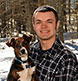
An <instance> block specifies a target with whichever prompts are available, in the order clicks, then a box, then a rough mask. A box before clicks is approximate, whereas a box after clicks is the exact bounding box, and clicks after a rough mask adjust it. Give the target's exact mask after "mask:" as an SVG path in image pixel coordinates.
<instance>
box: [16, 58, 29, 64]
mask: <svg viewBox="0 0 78 81" xmlns="http://www.w3.org/2000/svg"><path fill="white" fill-rule="evenodd" d="M16 60H17V61H19V62H20V63H26V62H28V60H26V61H22V60H20V59H18V58H16Z"/></svg>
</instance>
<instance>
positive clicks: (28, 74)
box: [18, 63, 35, 81]
mask: <svg viewBox="0 0 78 81" xmlns="http://www.w3.org/2000/svg"><path fill="white" fill-rule="evenodd" d="M27 64H28V63H26V64H25V63H24V64H22V65H23V68H24V70H22V71H20V72H18V74H19V76H20V78H19V79H18V80H20V81H31V79H32V74H33V72H34V71H35V66H34V67H30V68H26V65H27Z"/></svg>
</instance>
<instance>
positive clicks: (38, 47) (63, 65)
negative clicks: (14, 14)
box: [29, 5, 77, 81]
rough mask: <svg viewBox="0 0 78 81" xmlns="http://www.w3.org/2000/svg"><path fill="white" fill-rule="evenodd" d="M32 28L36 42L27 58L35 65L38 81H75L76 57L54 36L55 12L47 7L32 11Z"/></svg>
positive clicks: (55, 25)
mask: <svg viewBox="0 0 78 81" xmlns="http://www.w3.org/2000/svg"><path fill="white" fill-rule="evenodd" d="M32 21H33V28H34V30H35V32H36V34H37V36H38V39H39V40H38V41H37V42H35V43H33V44H32V45H31V48H30V51H29V58H31V59H32V60H33V61H34V63H35V65H36V75H37V79H38V80H39V81H77V78H76V72H77V68H76V67H77V59H76V56H75V55H74V54H73V53H72V52H70V51H69V50H68V48H66V47H65V46H64V45H63V43H62V42H61V41H60V40H59V39H58V37H57V36H56V31H57V29H58V28H59V18H58V14H57V11H56V10H55V9H54V8H53V7H51V6H48V5H44V6H41V7H39V8H37V9H36V10H35V11H34V14H33V20H32Z"/></svg>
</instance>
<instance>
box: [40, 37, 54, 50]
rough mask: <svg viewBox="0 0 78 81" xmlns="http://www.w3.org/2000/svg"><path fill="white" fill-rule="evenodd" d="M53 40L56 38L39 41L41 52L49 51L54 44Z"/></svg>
mask: <svg viewBox="0 0 78 81" xmlns="http://www.w3.org/2000/svg"><path fill="white" fill-rule="evenodd" d="M55 40H56V37H54V38H51V39H49V40H40V43H41V48H42V50H48V49H50V48H51V47H52V45H53V44H54V42H55Z"/></svg>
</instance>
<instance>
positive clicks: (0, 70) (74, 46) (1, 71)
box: [0, 39, 78, 81]
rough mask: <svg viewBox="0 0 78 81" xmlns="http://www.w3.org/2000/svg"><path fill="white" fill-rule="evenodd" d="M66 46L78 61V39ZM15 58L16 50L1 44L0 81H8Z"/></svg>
mask: <svg viewBox="0 0 78 81" xmlns="http://www.w3.org/2000/svg"><path fill="white" fill-rule="evenodd" d="M65 45H66V46H67V47H68V48H69V49H70V50H71V51H72V52H74V53H75V54H76V56H77V59H78V39H74V40H65ZM14 57H15V54H14V49H13V48H12V47H8V46H7V45H6V44H5V43H4V42H1V43H0V81H6V77H7V75H8V72H9V70H10V67H11V63H12V60H13V58H14Z"/></svg>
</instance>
